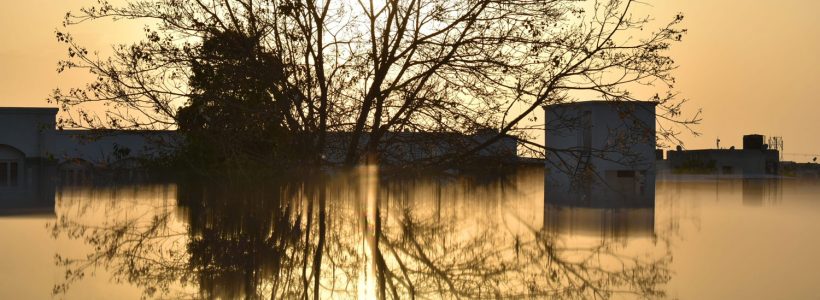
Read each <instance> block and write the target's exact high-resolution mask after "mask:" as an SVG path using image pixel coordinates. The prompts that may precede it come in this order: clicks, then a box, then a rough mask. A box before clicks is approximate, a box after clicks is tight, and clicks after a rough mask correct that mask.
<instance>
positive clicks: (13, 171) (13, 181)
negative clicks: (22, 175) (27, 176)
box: [9, 162, 19, 186]
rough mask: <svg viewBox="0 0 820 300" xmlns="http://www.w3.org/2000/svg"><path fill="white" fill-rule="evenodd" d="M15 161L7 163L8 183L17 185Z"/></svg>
mask: <svg viewBox="0 0 820 300" xmlns="http://www.w3.org/2000/svg"><path fill="white" fill-rule="evenodd" d="M18 174H19V173H18V170H17V163H16V162H13V163H9V185H10V186H17V181H18V180H17V179H18V178H19V176H18Z"/></svg>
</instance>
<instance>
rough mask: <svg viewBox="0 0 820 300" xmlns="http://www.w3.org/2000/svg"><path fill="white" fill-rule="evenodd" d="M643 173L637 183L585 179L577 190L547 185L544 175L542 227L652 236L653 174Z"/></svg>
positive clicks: (609, 235)
mask: <svg viewBox="0 0 820 300" xmlns="http://www.w3.org/2000/svg"><path fill="white" fill-rule="evenodd" d="M647 175H648V176H646V178H642V179H641V184H640V185H638V184H634V183H633V182H634V181H629V180H620V181H617V180H615V181H613V180H608V181H606V180H599V181H590V182H586V183H585V184H584V185H583V188H582V189H581V190H579V189H569V188H561V187H558V186H554V185H550V184H549V182H548V180H549V179H550V178H549V177H548V178H547V181H545V187H544V190H545V192H544V230H545V231H547V232H550V233H558V234H569V235H583V236H599V237H601V238H629V237H652V236H654V235H655V193H654V192H655V187H654V184H655V177H654V173H653V172H650V173H648V174H647ZM555 176H556V175H552V177H555ZM626 179H631V178H626ZM626 187H628V188H626Z"/></svg>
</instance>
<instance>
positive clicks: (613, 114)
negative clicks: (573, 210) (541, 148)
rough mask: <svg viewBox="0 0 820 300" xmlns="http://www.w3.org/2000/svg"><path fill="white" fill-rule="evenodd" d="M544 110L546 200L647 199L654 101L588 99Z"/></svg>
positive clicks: (608, 202) (635, 202)
mask: <svg viewBox="0 0 820 300" xmlns="http://www.w3.org/2000/svg"><path fill="white" fill-rule="evenodd" d="M545 110H546V121H545V122H546V129H545V138H546V147H547V153H546V157H547V162H546V169H547V176H546V177H545V178H546V179H545V180H546V182H545V184H546V189H547V191H546V195H547V197H548V198H550V199H549V201H550V202H553V203H556V202H557V203H575V204H583V205H586V206H595V207H617V206H621V205H627V206H630V207H635V206H641V203H649V202H650V200H649V198H648V197H649V195H652V196H654V192H655V191H654V186H655V185H654V178H655V166H654V163H655V103H654V102H628V101H625V102H615V101H588V102H578V103H568V104H558V105H550V106H547V107H545ZM616 198H617V201H615V199H616ZM596 202H597V203H596Z"/></svg>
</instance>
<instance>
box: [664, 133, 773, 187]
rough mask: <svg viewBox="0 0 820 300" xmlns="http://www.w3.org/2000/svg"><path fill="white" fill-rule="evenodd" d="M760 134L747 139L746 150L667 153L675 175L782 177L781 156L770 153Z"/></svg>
mask: <svg viewBox="0 0 820 300" xmlns="http://www.w3.org/2000/svg"><path fill="white" fill-rule="evenodd" d="M763 141H764V137H763V136H762V135H759V134H750V135H745V136H743V149H734V148H731V149H703V150H682V149H678V150H672V151H667V153H666V155H667V160H668V167H669V168H670V171H671V173H673V174H716V175H738V176H743V177H750V176H752V177H754V176H768V175H778V169H779V164H780V152H779V151H777V150H773V149H769V147H768V145H766V144H764V142H763Z"/></svg>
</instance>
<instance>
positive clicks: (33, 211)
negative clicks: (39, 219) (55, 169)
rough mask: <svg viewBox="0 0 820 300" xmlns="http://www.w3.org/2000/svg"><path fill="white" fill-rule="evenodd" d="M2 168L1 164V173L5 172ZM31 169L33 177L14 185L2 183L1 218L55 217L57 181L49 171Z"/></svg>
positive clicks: (0, 190)
mask: <svg viewBox="0 0 820 300" xmlns="http://www.w3.org/2000/svg"><path fill="white" fill-rule="evenodd" d="M30 165H35V164H30ZM2 167H3V166H2V163H0V172H2V171H3V170H2V169H3V168H2ZM30 169H31V170H29V173H28V174H31V176H28V178H24V180H19V181H16V182H14V184H2V183H0V216H33V215H38V216H49V217H53V216H54V215H55V211H54V195H55V191H56V183H55V181H54V180H53V179H51V178H50V177H49V176H48V175H49V174H48V173H46V172H47V171H48V169H45V168H37V167H35V166H31V167H30ZM32 170H34V171H32ZM0 179H2V176H0Z"/></svg>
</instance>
